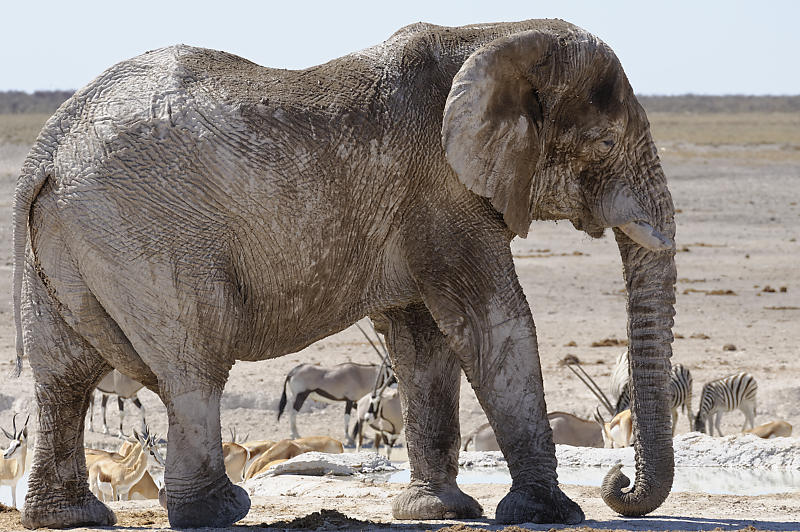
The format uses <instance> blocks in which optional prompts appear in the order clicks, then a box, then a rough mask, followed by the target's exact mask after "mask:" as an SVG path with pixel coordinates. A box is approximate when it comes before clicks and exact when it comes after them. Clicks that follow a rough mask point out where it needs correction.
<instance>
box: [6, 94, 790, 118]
mask: <svg viewBox="0 0 800 532" xmlns="http://www.w3.org/2000/svg"><path fill="white" fill-rule="evenodd" d="M72 94H73V91H36V92H34V93H32V94H31V93H27V92H22V91H5V92H3V91H0V114H19V113H51V114H52V113H53V112H55V110H56V109H58V106H59V105H61V104H62V103H63V102H64V100H66V99H67V98H69V97H70V96H72ZM637 98H638V99H639V102H641V104H642V105H643V106H644V108H645V110H646V111H647V112H648V113H657V112H661V113H792V112H800V95H798V96H745V95H732V96H701V95H697V94H683V95H680V96H653V95H644V94H640V95H637Z"/></svg>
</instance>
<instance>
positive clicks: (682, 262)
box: [0, 113, 800, 530]
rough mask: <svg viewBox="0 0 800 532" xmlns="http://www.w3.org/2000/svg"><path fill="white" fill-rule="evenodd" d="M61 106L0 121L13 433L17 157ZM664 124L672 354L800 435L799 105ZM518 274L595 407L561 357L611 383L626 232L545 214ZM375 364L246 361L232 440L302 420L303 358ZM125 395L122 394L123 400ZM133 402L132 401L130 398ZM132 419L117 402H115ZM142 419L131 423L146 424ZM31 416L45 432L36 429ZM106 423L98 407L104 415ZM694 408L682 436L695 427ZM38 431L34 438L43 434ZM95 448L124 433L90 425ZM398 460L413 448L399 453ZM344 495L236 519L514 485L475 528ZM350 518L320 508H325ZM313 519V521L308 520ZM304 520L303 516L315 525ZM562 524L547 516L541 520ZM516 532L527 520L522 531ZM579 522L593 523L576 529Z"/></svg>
mask: <svg viewBox="0 0 800 532" xmlns="http://www.w3.org/2000/svg"><path fill="white" fill-rule="evenodd" d="M46 117H47V116H46V115H37V114H28V115H0V213H2V214H0V220H2V221H3V223H0V294H4V297H0V374H1V375H2V377H0V378H1V379H2V387H0V426H2V427H5V428H7V430H10V426H11V418H12V415H13V413H14V412H30V413H33V414H35V405H34V401H33V378H32V375H31V370H30V366H29V365H28V364H27V362H26V364H25V368H24V370H23V373H22V376H21V377H20V378H19V379H9V378H7V377H6V376H5V375H6V374H7V373H8V372H9V371H10V370H11V368H12V359H13V356H14V327H13V313H12V307H11V290H10V283H11V269H12V262H11V256H12V254H11V229H10V228H11V225H10V219H11V214H10V212H11V211H10V207H11V203H12V201H13V191H14V184H15V180H16V175H17V172H18V170H19V167H20V165H21V163H22V161H23V159H24V156H25V154H26V153H27V150H28V148H29V146H30V144H31V143H32V142H33V139H34V136H35V134H36V132H37V131H38V129H39V127H40V126H41V124H42V123H43V122H44V120H45V119H46ZM650 120H651V123H652V131H653V135H654V138H655V140H656V143H657V145H658V147H659V151H660V153H661V157H662V161H663V165H664V169H665V171H666V174H667V176H668V178H669V185H670V189H671V191H672V195H673V199H674V202H675V207H676V209H677V214H676V221H677V226H678V230H677V231H678V232H677V245H678V254H677V266H678V277H679V280H678V283H677V286H676V298H677V304H676V311H677V314H676V316H675V327H674V333H675V337H676V339H675V342H674V344H673V350H674V362H681V363H683V364H684V365H685V366H687V367H688V368H689V369H690V370H691V372H692V374H693V376H694V403H693V407H694V409H696V408H697V405H698V399H699V395H700V389H701V387H702V384H703V383H704V382H706V381H708V380H711V379H713V378H717V377H722V376H725V375H728V374H731V373H734V372H739V371H748V372H750V373H752V374H753V375H754V376H755V377H756V379H757V380H758V384H759V389H758V415H757V418H756V423H757V424H758V423H764V422H767V421H771V420H774V419H784V420H786V421H789V422H790V423H791V424H792V425H794V427H795V435H796V436H798V435H800V358H798V355H799V354H800V347H799V346H800V327H798V320H799V319H800V268H798V264H797V261H798V259H800V242H798V237H799V236H800V229H798V228H799V227H800V113H700V114H696V113H651V114H650ZM512 247H513V251H514V254H515V258H516V266H517V273H518V275H519V277H520V279H521V282H522V286H523V288H524V290H525V293H526V295H527V298H528V301H529V303H530V305H531V308H532V309H533V314H534V319H535V321H536V326H537V331H538V338H539V346H540V358H541V362H542V367H543V371H544V379H545V392H546V400H547V405H548V409H549V410H562V411H567V412H572V413H574V414H578V415H581V416H588V415H589V414H590V412H591V411H592V410H593V409H594V407H595V405H596V401H595V400H594V398H593V397H592V396H591V395H590V393H589V391H588V390H587V389H586V388H585V387H584V385H583V384H581V383H580V382H579V381H578V380H577V379H576V378H575V377H574V376H573V375H572V373H571V372H569V371H568V369H566V368H564V367H562V366H560V365H559V364H558V362H559V361H560V360H561V359H562V358H563V357H565V356H566V355H570V354H571V355H576V356H577V357H578V358H579V359H580V360H581V361H582V362H583V363H584V365H585V367H586V369H587V371H588V372H589V373H590V374H591V375H593V376H594V377H595V378H596V379H597V380H598V382H600V383H601V385H602V386H606V385H607V383H608V378H609V376H610V373H611V370H612V369H613V365H614V361H615V360H616V357H617V355H618V354H619V353H620V352H621V351H622V350H623V349H624V346H613V345H612V346H607V347H592V344H593V343H595V342H600V343H605V344H614V343H615V342H613V341H605V342H603V341H604V340H609V339H610V340H614V339H624V338H625V335H626V316H625V294H624V284H623V280H622V272H621V264H620V259H619V255H618V252H617V248H616V244H615V243H614V239H613V236H612V235H611V234H610V232H608V233H607V234H606V236H604V237H603V238H600V239H597V240H593V239H591V238H589V237H588V236H586V235H584V234H582V233H579V232H577V231H575V230H574V229H573V228H572V226H571V224H569V223H568V222H562V223H558V224H556V223H541V222H538V223H534V225H533V227H532V228H531V232H530V236H529V237H528V239H527V240H515V241H514V242H513V244H512ZM348 360H352V361H358V362H374V361H375V360H376V355H375V353H374V352H373V351H372V348H371V347H370V346H369V344H368V343H367V342H366V340H365V339H364V338H363V337H362V336H361V333H360V332H359V331H358V330H357V329H356V328H354V327H351V328H349V329H347V330H345V331H342V332H341V333H339V334H336V335H333V336H330V337H328V338H326V339H324V340H321V341H320V342H317V343H315V344H313V345H311V346H309V347H308V348H306V349H305V350H303V351H302V352H300V353H296V354H290V355H287V356H284V357H282V358H279V359H275V360H269V361H263V362H256V363H244V362H240V363H237V364H236V365H235V367H234V368H233V371H232V373H231V377H230V380H229V381H228V385H227V387H226V390H225V395H224V397H223V401H222V426H223V432H224V436H227V431H228V429H229V428H232V427H235V428H236V431H237V432H238V433H239V434H241V435H244V434H249V437H250V438H268V439H279V438H283V437H288V435H289V428H288V421H287V420H286V418H285V417H284V418H282V419H281V421H280V422H276V419H275V418H276V413H277V405H278V400H279V397H280V394H281V389H282V385H283V381H284V378H285V376H286V374H287V372H288V371H289V370H290V369H291V368H292V367H294V366H295V365H296V364H299V363H301V362H317V363H320V364H322V365H333V364H337V363H340V362H344V361H348ZM139 396H140V398H141V400H142V402H143V403H144V404H145V407H146V408H147V419H148V422H149V423H150V425H151V428H152V430H153V431H155V432H157V433H160V434H165V433H166V428H167V426H166V412H165V409H164V407H163V405H162V404H161V403H160V401H159V399H158V397H157V396H156V395H155V394H153V393H152V392H150V391H147V390H144V391H142V392H140V394H139ZM110 404H111V403H110ZM129 409H131V410H132V407H131V406H129ZM342 410H343V409H342V408H341V407H339V406H324V405H321V404H310V405H309V406H306V407H305V408H304V411H303V412H302V413H301V414H300V415H299V416H298V426H299V429H300V432H301V433H302V434H303V435H312V434H326V435H330V436H333V437H337V438H341V437H342V430H343V429H342V425H343V422H342ZM109 412H110V414H109V421H110V424H112V426H113V425H114V424H116V420H117V416H116V406H115V405H112V406H110V408H109ZM133 414H134V415H132V416H130V417H129V418H128V422H127V423H126V425H127V426H126V430H127V431H130V429H131V428H132V427H133V425H134V422H135V421H136V419H137V416H136V415H135V412H133ZM743 420H744V416H743V415H742V414H741V413H739V412H735V413H732V414H729V415H727V416H725V418H724V420H723V430H724V431H725V433H731V432H734V431H738V430H740V428H741V424H742V422H743ZM484 422H485V416H484V414H483V412H482V410H481V408H480V406H479V405H478V403H477V400H476V398H475V395H474V393H473V392H472V390H471V389H470V387H469V385H468V384H467V383H466V380H464V381H463V384H462V391H461V431H462V435H463V434H467V433H468V432H470V431H471V430H472V429H473V428H475V427H477V426H478V425H480V424H482V423H484ZM31 425H34V423H33V422H32V423H31ZM95 425H96V427H97V426H99V408H97V410H96V412H95ZM688 429H689V427H688V423H687V421H686V417H684V416H681V418H680V419H679V422H678V432H679V433H680V432H686V431H688ZM34 432H35V431H34ZM86 443H87V445H89V446H94V447H106V448H110V447H114V446H116V445H117V444H118V440H116V438H114V437H112V436H105V435H102V434H99V433H89V432H87V434H86ZM397 454H402V450H398V452H397ZM356 484H357V483H354V482H352V481H347V482H345V481H342V482H341V490H340V491H339V492H335V490H334V492H335V493H331V492H330V490H327V491H324V492H322V493H323V494H322V495H318V494H314V493H310V494H298V493H296V492H292V491H291V490H289V491H287V492H286V493H285V494H283V495H280V496H274V497H257V498H255V499H254V500H253V508H252V509H251V511H250V514H249V515H248V516H247V517H246V518H245V519H244V520H242V521H241V522H240V524H239V525H238V526H236V527H232V530H249V529H253V530H260V529H268V528H278V529H286V528H311V529H315V528H320V527H322V528H324V529H372V530H378V529H380V530H382V529H389V528H391V529H396V530H418V529H439V528H442V527H450V528H449V530H467V529H468V528H465V527H474V528H478V529H490V530H496V529H502V528H503V527H501V526H499V525H497V524H495V523H493V522H492V521H491V518H492V517H493V515H494V509H495V507H496V505H497V502H498V501H499V500H500V499H501V498H502V496H503V495H504V494H505V493H506V490H507V487H506V486H500V485H490V484H473V485H468V486H465V488H464V489H465V491H467V492H468V493H470V494H471V495H473V496H474V497H476V498H477V499H478V500H479V501H480V502H481V504H482V505H483V507H484V510H485V513H486V519H482V520H477V521H469V522H455V521H450V522H446V521H442V522H426V523H409V522H400V521H393V520H392V519H391V511H390V504H391V503H390V500H389V497H390V496H391V495H392V494H394V493H397V492H398V491H399V490H400V489H401V485H399V484H390V485H384V486H382V487H381V486H371V487H370V489H368V490H363V489H355V487H358V486H356ZM564 489H565V491H566V492H567V493H568V494H569V495H570V496H571V497H572V498H573V499H574V500H576V501H577V502H578V503H579V504H580V505H581V506H582V507H583V509H584V511H585V513H586V517H587V521H586V522H585V523H583V525H581V526H582V527H584V526H585V527H589V528H590V529H596V530H606V529H610V530H713V529H723V530H737V529H743V528H748V527H754V528H755V529H758V530H800V491H798V490H797V489H796V490H795V491H794V492H793V493H790V494H778V495H768V496H753V497H747V496H729V495H706V494H697V493H673V494H672V495H670V497H669V498H668V499H667V501H666V502H665V504H664V505H663V506H662V507H661V508H659V509H658V510H657V511H656V512H655V513H654V514H652V515H649V516H647V517H645V518H640V519H625V518H622V517H620V516H618V515H615V514H614V513H613V512H611V510H609V509H608V508H607V507H606V506H605V505H604V504H603V503H602V501H601V500H600V497H599V490H598V488H591V487H579V486H571V485H567V486H564ZM111 506H112V507H113V508H114V510H115V511H116V512H117V517H118V520H119V522H118V526H120V527H122V528H127V529H135V530H159V529H161V528H165V527H168V521H167V518H166V513H165V512H164V511H163V510H162V509H161V507H160V506H158V504H157V503H156V502H152V501H138V502H137V501H134V502H119V503H112V504H111ZM323 509H327V510H334V511H337V512H341V514H336V513H330V512H329V513H325V514H321V515H311V516H310V515H309V514H312V513H313V512H317V511H319V510H323ZM306 516H308V517H306ZM301 518H303V519H301ZM524 527H525V528H534V529H542V530H548V529H551V527H550V526H548V525H543V526H536V525H531V524H525V525H524ZM19 528H20V523H19V515H18V513H17V512H15V511H7V512H2V513H0V529H2V530H13V529H19ZM507 530H518V529H516V528H514V527H511V528H507ZM576 530H586V529H585V528H581V527H577V528H576Z"/></svg>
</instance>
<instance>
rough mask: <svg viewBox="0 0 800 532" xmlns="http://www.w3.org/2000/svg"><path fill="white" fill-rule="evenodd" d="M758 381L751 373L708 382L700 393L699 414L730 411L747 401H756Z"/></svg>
mask: <svg viewBox="0 0 800 532" xmlns="http://www.w3.org/2000/svg"><path fill="white" fill-rule="evenodd" d="M757 390H758V383H756V379H755V377H753V376H752V375H750V374H749V373H744V372H743V373H739V374H737V375H729V376H727V377H723V378H721V379H717V380H714V381H711V382H707V383H706V384H705V385H704V386H703V393H702V394H701V395H700V409H699V410H698V411H697V415H698V416H702V417H704V418H705V417H706V416H708V415H709V414H713V413H714V412H730V411H731V410H735V409H737V408H739V406H740V405H741V404H742V403H743V402H745V401H748V402H749V401H755V399H756V391H757Z"/></svg>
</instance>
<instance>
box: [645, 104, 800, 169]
mask: <svg viewBox="0 0 800 532" xmlns="http://www.w3.org/2000/svg"><path fill="white" fill-rule="evenodd" d="M648 117H649V119H650V127H651V131H652V133H653V138H654V139H655V141H656V145H658V147H659V149H660V151H661V154H662V156H666V157H673V156H678V157H705V158H716V157H725V158H728V159H749V160H753V159H758V160H764V161H769V162H779V161H798V160H800V113H705V114H696V113H691V114H690V113H650V114H649V115H648Z"/></svg>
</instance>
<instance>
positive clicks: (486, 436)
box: [462, 411, 603, 451]
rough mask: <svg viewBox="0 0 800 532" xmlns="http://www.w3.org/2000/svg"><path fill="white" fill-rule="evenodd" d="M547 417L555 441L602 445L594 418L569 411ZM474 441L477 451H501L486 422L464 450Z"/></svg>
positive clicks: (466, 443) (583, 445)
mask: <svg viewBox="0 0 800 532" xmlns="http://www.w3.org/2000/svg"><path fill="white" fill-rule="evenodd" d="M547 419H548V421H550V428H551V429H553V443H557V444H560V445H572V446H573V447H602V446H603V435H602V431H601V429H600V427H599V426H598V425H597V423H595V422H594V421H592V420H589V419H583V418H580V417H578V416H574V415H572V414H569V413H567V412H558V411H555V412H548V413H547ZM470 443H473V444H474V448H475V450H476V451H499V450H500V446H499V445H498V443H497V439H496V438H495V436H494V431H493V430H492V427H491V426H490V425H489V424H488V423H484V424H483V425H481V426H480V427H478V428H477V429H475V430H474V431H472V432H471V433H470V434H469V435H468V436H467V437H466V439H465V440H464V444H463V445H462V450H464V451H466V450H467V446H468V445H469V444H470Z"/></svg>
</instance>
